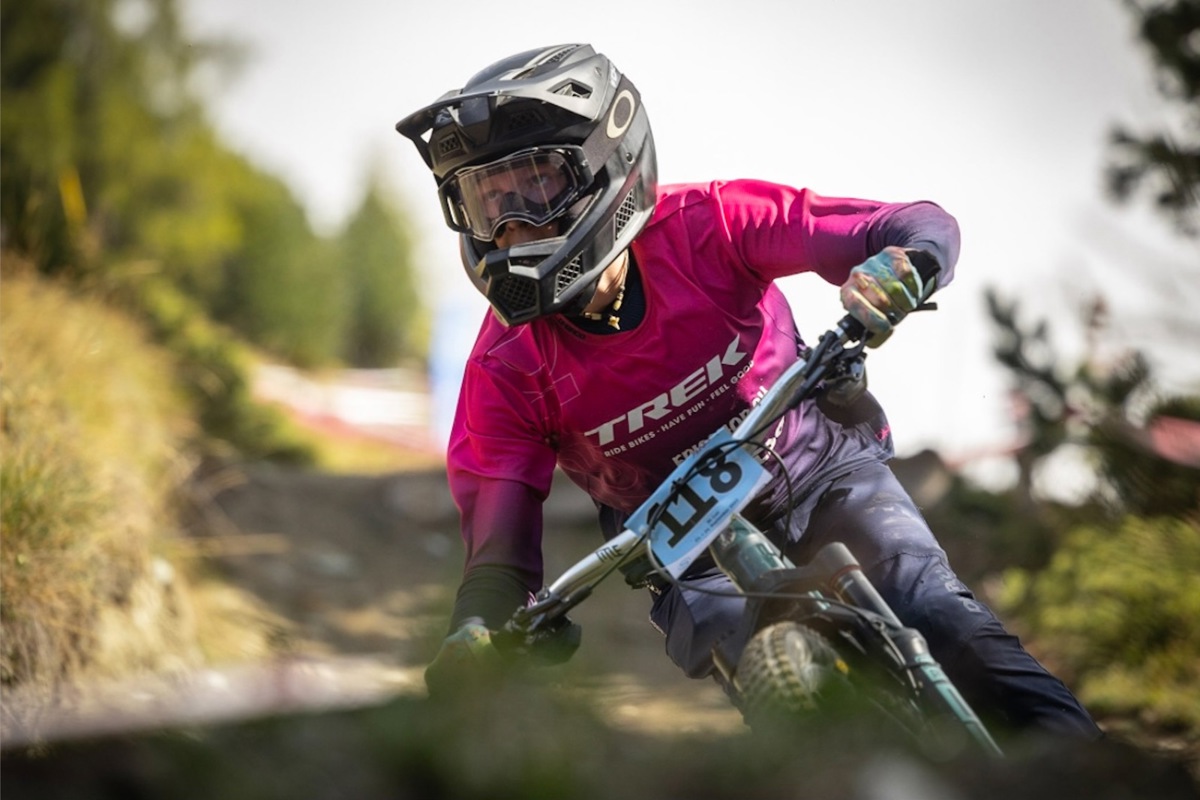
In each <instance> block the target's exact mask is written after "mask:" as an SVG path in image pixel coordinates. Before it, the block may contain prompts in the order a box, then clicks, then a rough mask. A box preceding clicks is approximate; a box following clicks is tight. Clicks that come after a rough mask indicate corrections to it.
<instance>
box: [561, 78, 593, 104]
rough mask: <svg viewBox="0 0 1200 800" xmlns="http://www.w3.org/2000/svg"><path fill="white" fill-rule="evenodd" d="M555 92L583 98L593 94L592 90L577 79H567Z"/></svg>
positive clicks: (565, 95)
mask: <svg viewBox="0 0 1200 800" xmlns="http://www.w3.org/2000/svg"><path fill="white" fill-rule="evenodd" d="M554 94H561V95H563V96H564V97H578V98H580V99H582V100H586V99H587V98H589V97H591V96H592V90H591V89H590V88H589V87H587V86H584V85H583V84H582V83H578V82H577V81H567V82H566V83H564V84H563V85H562V86H559V87H558V88H557V89H555V90H554Z"/></svg>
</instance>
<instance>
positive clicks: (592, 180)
mask: <svg viewBox="0 0 1200 800" xmlns="http://www.w3.org/2000/svg"><path fill="white" fill-rule="evenodd" d="M758 125H759V126H760V127H759V128H757V129H755V128H754V127H753V123H752V130H754V132H755V135H756V138H761V139H762V140H764V141H769V140H770V139H771V138H773V137H778V136H779V135H781V132H780V131H778V130H773V129H772V128H771V127H770V119H769V117H768V116H765V115H764V117H763V118H762V119H761V120H759V121H758ZM396 128H397V130H398V131H399V132H400V133H402V134H403V135H404V136H406V137H408V138H409V139H411V140H412V141H413V143H414V144H415V145H416V147H417V149H418V151H419V152H420V153H421V155H422V157H423V158H424V160H425V162H426V165H427V166H428V167H429V168H430V169H431V171H432V172H433V175H434V178H435V179H436V182H437V186H438V195H439V198H440V200H441V203H442V209H443V212H444V214H445V218H446V222H447V224H448V225H449V226H450V227H451V228H452V229H453V230H455V231H456V232H458V233H459V234H460V249H461V254H462V261H463V265H464V267H465V269H466V272H467V275H468V277H469V278H470V280H471V281H472V283H473V284H474V285H475V287H476V288H477V289H478V290H479V291H480V292H482V293H483V294H484V296H485V297H486V298H487V299H488V301H489V302H490V304H491V312H492V313H490V314H488V316H487V318H486V319H485V320H484V321H483V324H482V327H481V329H480V331H479V334H478V338H477V339H476V342H475V345H474V348H473V351H472V353H471V355H470V358H469V360H468V363H467V366H466V370H465V374H464V378H463V385H462V388H461V393H460V396H459V403H458V408H457V412H456V417H455V421H454V423H453V427H452V431H451V435H450V441H449V446H448V452H447V462H448V464H447V469H448V476H449V482H450V487H451V490H452V492H453V495H454V498H455V501H456V503H457V505H458V507H459V509H460V512H461V517H462V535H463V539H464V542H465V545H466V560H465V565H464V571H463V578H462V582H461V584H460V587H459V589H458V593H457V597H456V601H455V605H454V609H453V612H452V616H451V620H450V630H449V635H448V636H447V638H446V639H445V641H444V643H443V645H442V648H441V650H440V651H439V653H438V655H437V657H436V658H435V660H434V661H433V663H432V664H431V665H430V666H429V668H428V669H427V671H426V680H427V683H428V685H429V688H430V690H431V692H434V693H437V692H439V691H443V690H447V689H449V690H452V689H453V687H454V685H455V681H456V680H457V679H458V678H459V677H461V676H462V675H463V670H464V669H465V668H467V667H469V665H470V664H471V662H472V661H473V660H474V659H477V658H485V657H487V652H488V649H489V648H490V647H491V645H490V642H489V634H488V629H489V626H490V628H492V629H495V628H497V627H499V626H500V625H502V624H503V622H504V621H505V620H506V619H507V618H508V617H509V616H510V615H511V613H512V612H513V611H514V610H515V609H516V608H518V607H520V606H521V605H523V604H525V603H527V602H528V601H529V600H530V599H531V597H532V595H533V593H535V592H536V591H537V590H538V589H539V588H540V587H541V585H542V580H543V567H542V551H541V546H542V508H541V506H542V502H543V501H544V500H545V498H546V497H547V495H548V493H549V490H550V485H551V479H552V477H553V473H554V470H555V468H556V466H557V467H559V468H561V469H562V471H563V472H564V473H565V474H566V475H567V476H569V477H570V478H571V480H573V481H574V482H575V483H576V484H578V485H579V486H580V487H581V488H582V489H583V490H584V491H586V492H587V493H588V494H589V495H590V496H591V497H592V498H593V500H594V501H595V503H596V505H597V508H598V509H599V517H600V523H601V527H602V529H603V531H604V533H605V535H606V536H609V537H611V536H613V535H615V534H616V533H618V532H619V531H620V530H621V527H622V525H621V523H622V521H623V519H624V517H625V516H626V515H628V514H629V513H630V512H632V511H633V510H635V509H636V508H637V507H638V506H639V505H640V504H641V503H642V502H643V501H644V500H645V499H646V497H647V496H648V495H649V493H650V492H652V491H653V489H654V488H655V487H657V486H658V484H659V483H660V482H662V480H663V479H664V478H665V477H666V476H667V475H668V474H669V473H670V472H671V470H672V469H673V468H674V467H675V465H676V464H677V463H678V462H679V461H680V460H681V459H682V458H684V457H685V456H686V455H687V454H688V453H689V452H690V451H691V450H693V449H694V448H696V446H697V445H698V444H700V443H701V442H702V441H703V440H704V439H705V438H706V437H707V436H708V435H709V434H710V433H712V431H714V430H716V429H717V428H718V427H720V426H722V425H726V426H730V427H732V426H733V425H735V424H736V422H737V421H739V420H740V419H741V418H742V417H744V416H745V415H746V413H747V412H748V409H749V408H750V407H751V406H752V405H753V403H754V402H755V400H756V397H757V395H758V393H759V392H760V390H761V389H763V387H769V386H770V385H771V384H772V382H773V381H774V380H775V378H776V377H778V376H779V374H780V373H781V372H782V371H783V370H784V369H785V368H786V367H788V366H789V365H790V364H791V363H793V362H794V361H795V360H796V359H797V357H798V355H799V354H800V353H802V352H803V350H804V349H805V345H804V344H803V342H802V340H801V338H800V335H799V333H798V332H797V328H796V323H795V321H794V320H793V317H792V312H791V310H790V308H789V306H788V303H787V301H786V300H785V299H784V296H783V294H782V293H781V291H780V290H779V288H778V287H777V286H776V285H775V284H774V282H773V281H774V279H776V278H779V277H782V276H784V275H789V274H793V273H800V272H815V273H817V274H818V275H820V276H821V277H822V278H824V279H825V280H826V281H828V282H829V283H831V284H834V285H836V286H840V287H841V289H840V292H841V300H842V303H843V305H844V306H845V308H846V309H847V310H848V311H849V313H851V314H852V315H853V316H854V317H855V318H857V319H858V320H859V321H861V322H862V323H863V324H864V325H865V326H866V327H867V328H868V330H870V331H872V332H873V333H874V337H873V339H872V344H877V343H878V342H880V341H882V340H883V339H884V338H886V337H887V336H888V335H889V334H890V331H891V328H892V325H893V324H895V323H896V322H898V321H899V320H900V319H902V318H903V317H904V315H905V314H906V313H908V312H910V311H912V310H913V309H914V307H915V306H916V305H917V304H918V302H919V300H920V299H921V297H922V295H923V293H924V292H925V288H926V287H924V286H923V285H922V284H923V281H922V279H921V278H920V276H919V275H918V272H917V270H915V269H914V265H921V264H925V265H931V266H936V267H940V270H941V272H940V275H939V276H938V278H937V282H938V283H939V284H941V285H945V284H946V283H948V282H949V281H950V279H951V278H952V277H953V271H954V266H955V262H956V260H957V257H958V250H959V231H958V227H957V223H956V222H955V220H954V219H953V217H951V216H950V215H948V214H947V213H946V212H945V211H943V210H942V209H941V208H940V207H938V206H937V205H935V204H933V203H931V202H913V203H883V202H878V201H873V200H864V199H852V198H838V197H828V196H823V195H818V194H816V193H815V192H813V191H811V190H808V189H795V188H792V187H789V186H783V185H778V184H773V183H769V182H765V181H759V180H731V181H714V182H711V183H705V184H683V185H664V186H659V185H657V167H656V158H655V149H654V140H653V137H652V135H651V130H650V125H649V122H648V118H647V115H646V110H645V108H644V107H643V105H642V103H641V98H640V96H639V94H638V91H637V89H636V88H635V87H634V85H633V84H632V83H631V82H630V81H629V79H628V78H627V77H626V76H625V75H623V74H622V73H620V72H619V71H618V70H617V69H616V68H615V67H614V66H613V64H612V63H611V62H610V61H609V59H608V58H606V57H605V56H603V55H601V54H598V53H596V52H595V51H594V50H593V48H592V47H590V46H588V45H579V44H570V45H562V46H555V47H547V48H540V49H535V50H530V51H527V52H522V53H518V54H516V55H513V56H510V57H508V58H504V59H502V60H500V61H498V62H496V63H494V64H492V65H491V66H489V67H487V68H485V69H484V70H483V71H481V72H479V73H478V74H477V75H475V76H474V77H472V78H471V79H470V80H469V81H467V83H466V85H465V86H464V87H463V88H462V89H460V90H456V91H451V92H448V93H447V94H445V95H443V96H442V97H441V98H440V99H438V100H437V101H435V102H434V103H432V104H430V105H428V106H426V107H424V108H422V109H420V110H418V111H416V112H414V113H413V114H411V115H409V116H408V117H406V118H405V119H403V120H401V121H400V122H399V123H397V125H396ZM839 420H840V421H839ZM772 433H773V436H772V441H771V444H772V446H773V448H774V450H775V452H776V453H777V454H778V456H779V458H778V459H774V458H771V459H765V463H766V464H767V466H768V468H769V469H771V470H772V472H773V473H775V474H776V475H778V474H779V473H780V471H781V469H783V467H781V466H780V463H779V462H780V461H782V463H783V464H784V465H785V467H786V469H787V471H788V473H790V476H791V480H790V486H791V487H794V488H795V491H794V492H789V491H788V486H789V482H787V481H784V480H774V481H771V482H770V483H769V484H768V487H767V488H766V489H764V490H763V492H762V493H761V494H760V495H759V496H758V497H756V499H755V500H754V501H752V503H751V505H750V506H748V507H747V509H745V510H744V511H743V514H744V515H745V516H746V517H747V518H749V519H750V520H751V521H753V522H754V523H755V524H756V525H758V526H759V527H761V528H762V529H763V530H764V531H767V532H768V534H769V535H770V536H771V537H772V538H773V539H774V540H775V541H776V543H777V544H779V545H780V546H781V547H782V548H783V550H784V552H785V554H786V555H788V557H789V558H791V559H792V561H793V562H795V563H803V562H805V561H807V560H808V558H809V557H811V555H812V554H813V553H815V552H816V550H817V549H819V548H820V546H821V545H823V544H825V543H827V542H828V541H831V540H833V538H834V537H836V539H837V540H840V541H843V542H845V543H846V544H847V546H849V547H850V549H851V551H852V552H854V553H855V555H856V556H857V557H858V559H859V560H860V561H861V562H862V564H863V567H864V569H865V571H866V573H867V575H868V577H869V578H870V579H871V580H872V581H873V582H874V583H875V585H876V587H877V588H878V589H879V591H880V592H881V594H882V595H883V596H884V598H885V599H886V600H887V601H888V602H889V603H890V604H891V605H892V607H893V608H894V609H895V611H896V613H897V614H898V616H899V617H900V618H901V619H902V620H903V621H904V622H905V624H907V625H911V626H913V627H915V628H917V629H918V630H919V631H921V633H922V634H924V636H925V637H926V638H927V640H928V642H929V645H930V648H931V651H932V653H933V656H934V657H935V658H936V659H937V660H938V661H940V662H941V664H942V666H943V668H944V669H945V671H946V672H947V674H948V675H949V676H950V678H951V679H952V680H953V681H954V682H955V683H956V684H957V685H958V687H959V689H960V691H961V692H962V693H963V695H964V696H965V697H966V698H967V700H968V702H970V703H972V705H973V706H975V708H976V709H977V710H978V711H979V713H981V714H982V715H984V716H985V717H987V718H991V719H993V720H996V721H999V722H1000V723H1001V724H1006V725H1009V726H1013V727H1015V728H1033V729H1041V730H1045V731H1052V732H1058V733H1064V734H1073V735H1081V736H1084V737H1089V738H1091V737H1097V736H1099V729H1098V728H1097V727H1096V725H1095V723H1094V722H1093V721H1092V719H1091V718H1090V717H1089V715H1088V714H1087V712H1086V711H1085V710H1084V709H1083V708H1082V706H1081V705H1080V704H1079V703H1078V701H1077V700H1076V699H1075V698H1074V697H1073V696H1072V694H1071V693H1070V691H1069V690H1068V689H1067V688H1066V686H1065V685H1064V684H1063V683H1062V682H1061V681H1059V680H1058V679H1057V678H1055V677H1053V676H1052V675H1051V674H1050V673H1049V672H1048V671H1047V670H1045V669H1044V668H1043V667H1042V666H1041V665H1040V664H1039V663H1038V662H1037V661H1036V660H1035V659H1033V658H1032V657H1031V656H1030V655H1029V654H1028V653H1027V652H1026V651H1025V650H1024V649H1023V648H1022V646H1021V645H1020V643H1019V642H1018V640H1017V639H1016V638H1015V637H1014V636H1012V635H1010V634H1009V633H1008V632H1006V631H1005V629H1004V628H1003V626H1002V625H1001V623H1000V622H999V621H998V620H997V619H996V617H995V616H994V615H993V614H992V612H991V611H990V610H989V609H987V608H986V607H985V606H984V605H983V604H981V603H980V602H979V601H978V600H976V599H975V598H974V597H973V595H972V594H971V592H970V591H969V590H968V589H967V587H966V586H964V585H963V584H962V583H961V582H960V581H959V580H958V578H957V577H956V576H955V574H954V572H953V571H952V570H951V568H950V566H949V565H948V563H947V560H946V555H945V553H944V551H943V550H942V549H941V547H940V546H939V545H938V543H937V541H936V540H935V538H934V536H933V534H932V533H931V532H930V530H929V528H928V526H927V525H926V523H925V521H924V520H923V519H922V517H921V514H920V512H919V511H918V510H917V508H916V506H915V505H914V503H913V501H912V500H911V499H910V498H909V497H908V495H907V494H906V492H905V491H904V489H902V488H901V486H900V484H899V483H898V482H897V480H896V478H895V477H894V476H893V474H892V472H891V470H890V468H889V467H888V466H887V461H888V460H889V459H890V458H891V456H892V454H893V453H892V437H891V431H890V427H889V426H888V423H887V420H886V417H885V416H884V414H883V412H882V410H881V409H880V408H879V407H878V405H876V404H875V402H874V400H873V398H871V396H870V395H869V394H866V395H863V396H862V397H861V399H860V400H859V401H858V402H857V404H856V408H855V409H854V414H853V415H851V416H844V415H839V414H833V413H828V414H827V413H826V412H825V411H823V410H822V409H821V407H819V406H818V405H817V404H816V403H815V402H806V403H804V404H802V405H801V406H799V407H798V408H796V409H795V410H793V411H791V412H789V413H788V414H787V415H786V416H785V417H784V418H783V419H782V420H781V421H780V423H779V425H778V427H777V428H776V429H775V430H774V431H773V432H772ZM793 506H794V507H793ZM685 577H686V578H687V579H688V584H689V588H679V587H675V586H672V585H670V584H666V583H664V582H662V581H657V580H655V579H654V578H653V576H651V577H650V578H649V580H648V583H649V588H650V589H651V591H652V592H653V595H654V596H653V604H652V609H651V621H652V622H653V624H654V625H655V626H656V627H657V628H658V629H659V630H661V631H662V632H663V634H664V635H665V639H666V650H667V653H668V654H669V656H670V657H671V658H672V659H673V660H674V662H675V663H676V664H678V665H679V666H680V667H681V668H682V669H683V671H684V672H685V673H686V674H687V675H689V676H691V677H694V678H701V677H706V676H710V675H712V676H714V677H716V678H717V679H718V680H720V679H721V677H720V672H719V671H718V670H716V669H715V668H714V662H713V656H712V653H713V648H714V647H718V648H721V649H722V654H723V655H724V656H725V657H726V658H728V659H729V663H736V661H737V655H738V653H739V652H740V648H741V647H742V646H744V644H745V640H746V635H747V632H746V631H742V630H739V624H738V623H739V622H740V620H741V611H742V608H743V605H744V600H741V599H738V598H731V597H727V596H718V595H714V594H711V593H709V592H707V591H705V590H711V589H714V588H716V589H720V588H721V587H722V585H723V584H725V582H726V581H727V579H726V578H725V576H724V575H722V574H721V573H720V572H718V571H717V570H716V568H715V566H714V565H713V564H712V562H711V560H706V559H705V558H701V559H700V560H698V561H697V563H696V564H694V565H693V566H692V567H691V568H690V569H689V571H688V573H687V575H686V576H685Z"/></svg>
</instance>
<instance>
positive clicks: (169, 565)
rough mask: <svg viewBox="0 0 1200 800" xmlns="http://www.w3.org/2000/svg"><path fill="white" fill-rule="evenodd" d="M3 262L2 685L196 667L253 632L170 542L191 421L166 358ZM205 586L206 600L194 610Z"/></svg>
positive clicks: (116, 321)
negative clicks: (235, 638) (223, 644)
mask: <svg viewBox="0 0 1200 800" xmlns="http://www.w3.org/2000/svg"><path fill="white" fill-rule="evenodd" d="M4 270H5V275H4V284H3V292H2V293H0V353H2V357H3V361H2V366H0V370H2V371H0V379H2V386H3V388H2V390H0V414H2V424H0V446H2V447H3V467H2V470H0V636H2V644H0V684H2V685H4V686H5V687H6V688H14V687H18V686H19V687H32V688H33V689H35V690H37V691H40V692H41V693H42V694H45V695H47V696H49V695H52V694H53V693H54V692H55V691H56V690H57V689H59V688H61V687H63V686H66V685H70V684H71V683H73V682H75V681H77V680H78V679H80V678H81V677H83V676H85V675H86V676H88V677H114V676H126V675H129V674H133V673H136V672H138V671H140V670H153V671H170V670H175V669H182V668H186V667H189V666H193V665H195V664H197V663H199V662H201V661H204V660H206V658H207V656H208V653H210V652H213V651H214V650H215V651H219V650H220V646H218V647H216V648H214V647H211V646H208V645H207V644H206V642H221V641H225V640H227V639H228V638H229V635H230V634H231V633H236V634H237V636H238V637H240V639H246V638H254V637H255V636H258V635H259V632H258V628H257V627H256V626H255V625H247V624H245V623H246V620H247V616H248V615H249V616H250V617H253V616H254V615H253V611H252V610H251V611H248V610H247V608H248V605H247V603H245V602H242V603H239V604H236V605H237V610H236V611H235V610H233V609H231V608H230V607H229V606H230V602H229V599H228V597H227V596H224V595H221V594H219V593H212V594H211V595H210V594H209V593H206V592H202V591H200V590H201V589H202V588H204V584H203V583H202V582H200V581H196V582H195V585H193V580H192V578H193V576H197V577H199V576H201V575H202V573H201V572H199V571H198V570H197V569H196V566H197V565H196V562H195V559H192V558H189V557H187V556H186V555H185V554H184V553H185V551H184V549H183V548H181V547H179V544H180V541H181V538H180V531H179V529H178V526H177V523H176V520H177V518H178V517H177V514H176V508H175V502H176V500H177V497H178V490H179V488H180V487H181V486H182V485H183V484H184V482H185V481H186V479H187V476H188V475H189V473H190V472H191V470H192V468H193V466H194V460H195V459H194V456H192V455H191V450H190V449H189V443H190V442H192V441H194V440H195V438H196V436H197V430H196V425H195V422H194V413H193V411H192V407H191V406H190V404H189V402H188V401H187V399H186V398H185V397H184V396H183V395H182V393H181V391H180V388H179V387H180V383H179V381H178V380H177V376H178V374H179V373H178V369H177V364H176V362H175V360H174V359H173V357H172V356H171V355H170V354H169V353H168V352H167V351H165V350H164V349H162V348H160V347H157V346H155V345H154V344H152V343H151V342H150V341H149V338H148V335H147V334H146V332H145V331H144V330H143V329H141V328H140V327H139V326H138V325H137V324H135V323H134V322H133V321H132V320H131V319H130V318H129V317H128V316H126V315H124V314H121V313H119V312H117V311H115V310H113V309H111V308H108V307H106V306H105V305H104V304H102V303H99V302H97V301H95V300H92V299H88V298H85V297H81V296H78V295H76V294H74V293H73V292H72V291H70V290H68V289H67V288H65V287H63V286H60V285H57V284H55V283H52V282H48V281H46V280H44V279H40V278H37V277H36V276H34V275H33V273H32V271H31V270H29V269H23V268H22V265H21V263H20V261H19V260H17V259H16V258H14V257H9V256H6V257H5V260H4ZM209 596H211V597H214V598H217V599H218V602H217V603H216V604H215V608H208V609H201V610H198V609H197V603H200V604H201V606H203V605H204V603H206V602H207V600H206V598H207V597H209ZM214 610H215V613H210V612H212V611H214ZM262 627H264V628H265V627H266V626H265V625H264V626H262ZM261 635H262V636H267V635H269V634H268V633H266V632H263V633H262V634H261ZM247 648H248V649H251V650H253V649H256V646H255V647H251V646H250V645H247Z"/></svg>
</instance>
